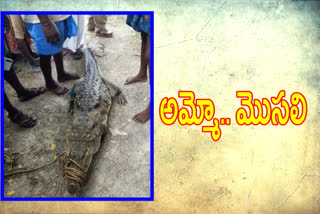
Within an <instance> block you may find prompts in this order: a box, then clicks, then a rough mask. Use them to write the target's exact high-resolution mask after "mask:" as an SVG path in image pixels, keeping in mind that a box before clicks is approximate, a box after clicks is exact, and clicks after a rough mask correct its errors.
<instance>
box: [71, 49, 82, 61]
mask: <svg viewBox="0 0 320 214" xmlns="http://www.w3.org/2000/svg"><path fill="white" fill-rule="evenodd" d="M82 56H83V52H82V50H81V49H79V50H77V51H76V52H75V53H74V54H72V57H73V59H75V60H78V59H81V58H82Z"/></svg>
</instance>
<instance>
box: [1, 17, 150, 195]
mask: <svg viewBox="0 0 320 214" xmlns="http://www.w3.org/2000/svg"><path fill="white" fill-rule="evenodd" d="M125 20H126V16H109V18H108V23H107V28H108V30H111V31H113V33H114V36H113V38H100V37H96V36H95V34H94V33H92V32H85V45H87V43H88V42H89V46H90V47H92V48H93V50H94V51H95V52H96V53H97V54H98V55H99V56H101V57H97V60H98V64H99V65H100V68H101V70H102V73H103V76H104V77H105V78H106V79H108V80H109V81H110V82H112V83H114V84H115V85H117V86H119V87H120V89H121V90H122V92H123V93H124V94H125V96H126V98H127V100H128V104H127V105H125V106H121V105H119V104H117V103H114V104H113V107H112V110H111V112H110V117H109V124H110V127H109V128H110V134H109V135H108V136H107V137H106V138H105V140H104V141H103V142H102V144H101V148H100V150H99V152H98V153H97V154H96V155H95V157H94V160H93V162H92V165H91V169H90V172H89V179H88V183H87V184H86V185H85V186H84V188H83V189H82V190H81V192H80V194H79V196H80V197H148V196H149V194H150V122H147V123H146V124H137V123H136V122H134V121H132V120H131V118H132V117H133V116H134V115H135V114H136V113H138V112H140V111H142V110H143V109H144V108H145V107H146V106H147V105H148V102H149V98H150V95H149V94H150V92H149V83H148V82H147V83H138V84H133V85H128V86H125V85H124V84H123V83H124V81H125V80H126V78H128V77H130V76H133V75H135V74H136V73H137V72H138V71H139V66H140V47H141V39H140V34H138V33H136V32H135V31H134V30H133V29H132V28H131V27H129V26H127V25H126V23H125ZM64 65H65V69H66V70H67V71H72V72H77V73H78V74H81V75H83V74H84V69H85V58H84V57H83V58H82V59H81V60H79V61H76V60H73V58H72V57H71V56H70V55H66V56H65V57H64ZM52 66H53V73H54V76H55V77H56V71H55V66H54V62H52ZM17 68H18V69H17V72H18V77H19V79H20V80H21V82H22V83H23V85H24V86H25V87H38V86H44V79H43V75H42V73H41V72H40V70H39V69H38V71H32V70H30V68H29V67H28V66H27V65H26V62H25V61H24V60H23V59H21V60H19V61H18V62H17ZM73 84H74V81H72V82H68V83H64V84H63V85H65V86H66V87H67V88H71V87H72V85H73ZM5 90H6V92H7V94H8V96H9V99H10V100H11V101H12V103H13V104H14V106H16V107H17V108H18V109H20V110H22V111H23V112H26V113H29V114H32V115H34V116H36V117H37V118H38V124H37V125H36V126H35V127H34V128H32V129H21V128H19V127H18V126H17V125H15V124H13V123H12V122H10V121H9V120H8V119H7V118H5V126H4V128H5V150H6V151H5V153H6V154H10V153H19V154H18V155H17V160H16V163H15V165H14V169H29V168H33V167H36V166H40V165H43V164H45V163H47V162H49V161H51V160H53V159H54V158H56V156H57V155H58V154H60V153H61V152H63V151H64V148H65V146H66V144H65V142H66V126H67V123H68V116H67V111H68V99H69V95H68V94H67V95H64V96H56V95H54V94H53V93H51V92H46V93H45V94H44V95H42V96H39V97H36V98H34V99H32V100H30V101H28V102H25V103H21V102H19V101H18V99H17V96H16V94H15V91H14V90H13V89H12V88H11V87H10V85H8V84H6V85H5ZM61 180H62V174H61V169H60V167H59V164H58V162H56V163H55V164H53V165H51V166H49V167H47V168H44V169H42V170H39V171H36V172H31V173H28V174H24V175H19V176H15V177H11V178H9V179H6V180H5V189H4V190H5V194H6V195H7V194H8V193H9V195H10V193H11V196H13V197H42V196H43V197H55V196H57V194H58V188H59V185H60V182H61ZM13 191H14V192H13Z"/></svg>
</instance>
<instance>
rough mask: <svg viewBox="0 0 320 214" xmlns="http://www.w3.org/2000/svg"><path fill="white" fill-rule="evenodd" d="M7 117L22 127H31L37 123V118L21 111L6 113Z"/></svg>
mask: <svg viewBox="0 0 320 214" xmlns="http://www.w3.org/2000/svg"><path fill="white" fill-rule="evenodd" d="M8 118H9V119H10V120H11V121H12V122H13V123H16V124H18V125H19V126H20V127H22V128H31V127H34V126H35V125H36V124H37V123H38V120H37V118H35V117H33V116H29V115H27V114H24V113H23V112H22V111H18V113H17V114H15V115H13V116H12V115H8Z"/></svg>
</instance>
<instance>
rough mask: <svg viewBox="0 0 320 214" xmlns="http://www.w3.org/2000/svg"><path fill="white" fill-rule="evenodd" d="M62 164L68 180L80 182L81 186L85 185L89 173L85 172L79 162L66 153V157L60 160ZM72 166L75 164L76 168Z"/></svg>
mask: <svg viewBox="0 0 320 214" xmlns="http://www.w3.org/2000/svg"><path fill="white" fill-rule="evenodd" d="M60 164H61V167H62V169H63V172H64V177H65V178H66V179H69V180H73V181H76V182H79V183H80V184H81V185H83V184H84V183H85V181H86V179H87V173H86V172H85V170H84V168H83V167H81V165H80V164H79V163H77V161H75V160H73V159H72V158H70V156H69V155H67V154H66V153H65V155H64V157H62V158H61V159H60ZM71 164H74V165H75V167H71V166H70V165H71Z"/></svg>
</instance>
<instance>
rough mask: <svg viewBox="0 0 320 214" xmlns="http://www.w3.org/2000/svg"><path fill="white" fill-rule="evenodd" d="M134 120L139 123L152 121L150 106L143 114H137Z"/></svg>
mask: <svg viewBox="0 0 320 214" xmlns="http://www.w3.org/2000/svg"><path fill="white" fill-rule="evenodd" d="M132 119H133V120H134V121H136V122H138V123H145V122H147V121H148V120H150V105H149V106H148V108H146V109H145V110H144V111H143V112H140V113H139V114H136V115H135V116H134V117H133V118H132Z"/></svg>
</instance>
